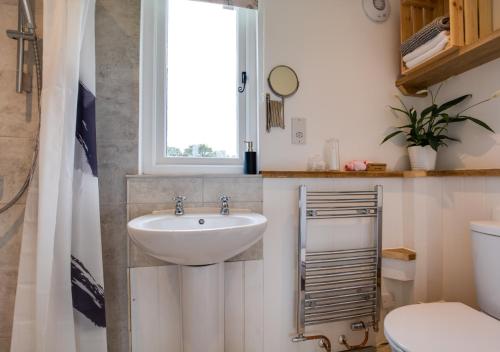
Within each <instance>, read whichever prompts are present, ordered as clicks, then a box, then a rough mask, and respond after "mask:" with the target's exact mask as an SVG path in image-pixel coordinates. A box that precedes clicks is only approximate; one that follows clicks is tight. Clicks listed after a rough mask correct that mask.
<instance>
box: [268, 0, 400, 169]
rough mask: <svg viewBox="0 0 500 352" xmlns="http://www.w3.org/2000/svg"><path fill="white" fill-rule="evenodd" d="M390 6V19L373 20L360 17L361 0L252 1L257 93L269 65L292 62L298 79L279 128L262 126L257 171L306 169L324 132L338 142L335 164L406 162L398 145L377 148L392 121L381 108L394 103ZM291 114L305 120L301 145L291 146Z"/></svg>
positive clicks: (395, 23) (394, 35) (394, 19)
mask: <svg viewBox="0 0 500 352" xmlns="http://www.w3.org/2000/svg"><path fill="white" fill-rule="evenodd" d="M391 4H392V15H391V17H390V19H389V20H388V21H387V22H385V23H382V24H377V23H373V22H371V21H370V20H369V19H368V18H367V17H366V16H365V14H364V12H363V9H362V7H361V1H360V0H349V1H346V0H312V1H303V0H262V1H260V2H259V12H260V15H261V21H262V22H263V31H264V35H263V41H264V43H263V50H264V53H263V57H264V64H263V71H264V73H263V74H264V79H263V80H262V81H263V90H264V92H270V90H269V87H268V86H267V81H266V80H267V75H268V74H269V72H270V70H271V69H272V67H274V66H276V65H280V64H285V65H289V66H291V67H292V68H293V69H294V70H295V71H296V72H297V74H298V76H299V80H300V88H299V91H298V92H297V93H296V94H295V95H294V96H292V97H290V98H289V99H287V100H286V105H285V110H286V121H285V124H286V129H285V130H281V129H278V128H274V129H273V130H272V132H271V133H267V132H265V129H261V135H260V156H261V169H263V170H266V169H268V170H270V169H274V170H292V169H306V165H307V158H308V157H309V156H312V155H314V154H322V152H323V146H324V142H325V140H327V139H329V138H331V137H336V138H338V139H339V140H340V153H341V161H342V162H345V161H347V160H350V159H354V158H356V159H368V160H372V161H380V162H387V164H388V166H389V167H391V168H396V169H405V168H407V167H408V160H407V157H406V156H405V151H404V149H403V148H401V147H398V146H394V145H393V144H385V145H382V146H380V141H381V140H382V138H383V137H384V135H385V133H386V131H387V129H388V127H389V126H391V125H392V124H393V123H394V117H393V115H392V114H391V113H390V112H389V111H388V109H387V107H386V106H387V105H388V104H390V103H393V102H395V99H394V96H393V95H394V94H395V93H396V92H397V89H396V88H395V86H394V80H395V78H396V76H397V75H398V72H399V55H398V47H399V45H398V43H399V1H397V0H391ZM274 98H275V99H276V97H274ZM262 99H264V97H263V96H262ZM261 117H262V120H261V126H265V114H261ZM292 117H305V118H307V144H306V145H300V146H297V145H292V144H291V130H290V126H291V118H292Z"/></svg>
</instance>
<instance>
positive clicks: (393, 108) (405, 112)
mask: <svg viewBox="0 0 500 352" xmlns="http://www.w3.org/2000/svg"><path fill="white" fill-rule="evenodd" d="M389 107H390V108H391V109H392V110H394V111H399V112H401V113H403V114H405V115H406V116H408V111H404V110H402V109H399V108H395V107H394V106H390V105H389Z"/></svg>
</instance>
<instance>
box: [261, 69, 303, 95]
mask: <svg viewBox="0 0 500 352" xmlns="http://www.w3.org/2000/svg"><path fill="white" fill-rule="evenodd" d="M267 81H268V83H269V87H271V90H272V91H273V93H274V94H276V95H278V96H280V97H282V98H285V97H289V96H291V95H293V94H294V93H295V92H296V91H297V90H298V89H299V78H298V77H297V74H296V73H295V71H294V70H292V69H291V68H290V67H288V66H285V65H280V66H276V67H275V68H273V69H272V70H271V73H269V77H268V79H267Z"/></svg>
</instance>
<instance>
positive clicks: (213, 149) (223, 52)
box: [140, 0, 257, 173]
mask: <svg viewBox="0 0 500 352" xmlns="http://www.w3.org/2000/svg"><path fill="white" fill-rule="evenodd" d="M141 20H142V23H141V108H140V109H141V153H140V154H141V165H142V169H143V170H142V171H143V172H146V173H190V172H195V173H210V172H241V170H242V163H243V161H242V160H243V151H244V140H246V139H249V140H253V141H255V140H256V134H257V132H256V115H257V103H256V101H257V84H256V80H257V75H256V67H257V64H256V61H257V59H256V52H257V50H256V38H257V34H256V32H257V29H256V21H257V14H256V11H255V10H248V9H241V8H236V7H235V8H232V7H227V6H223V5H219V4H213V3H208V2H203V1H192V0H168V1H161V0H151V1H143V2H142V18H141ZM243 72H245V74H246V76H247V83H246V87H245V90H244V92H242V93H240V92H239V91H238V88H239V87H243V82H242V76H243Z"/></svg>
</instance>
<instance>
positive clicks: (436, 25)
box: [401, 16, 450, 56]
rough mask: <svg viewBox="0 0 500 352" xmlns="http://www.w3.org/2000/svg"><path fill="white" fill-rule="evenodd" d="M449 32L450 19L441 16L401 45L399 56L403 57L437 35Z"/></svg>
mask: <svg viewBox="0 0 500 352" xmlns="http://www.w3.org/2000/svg"><path fill="white" fill-rule="evenodd" d="M449 30H450V17H448V16H441V17H438V18H436V19H435V20H434V21H432V22H431V23H429V24H428V25H426V26H425V27H424V28H422V29H421V30H419V31H418V32H417V33H415V34H413V35H412V36H411V37H410V38H408V39H406V40H405V41H404V42H403V43H402V44H401V55H402V56H405V55H408V54H409V53H411V52H412V51H413V50H415V49H417V48H418V47H419V46H421V45H424V44H425V43H427V42H428V41H429V40H432V39H433V38H434V37H436V36H437V35H438V34H439V33H441V32H443V31H449Z"/></svg>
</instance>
